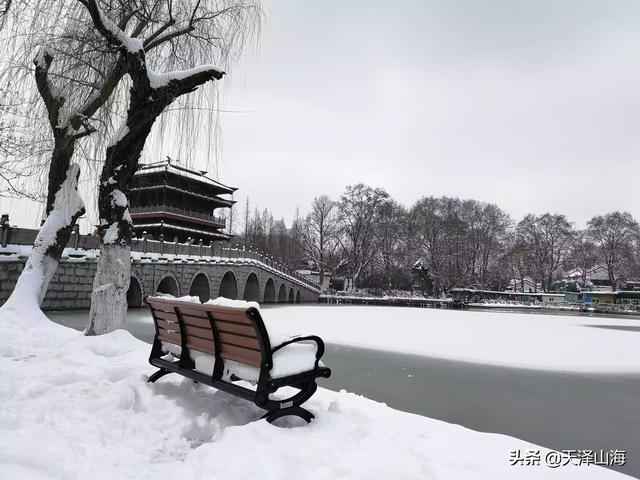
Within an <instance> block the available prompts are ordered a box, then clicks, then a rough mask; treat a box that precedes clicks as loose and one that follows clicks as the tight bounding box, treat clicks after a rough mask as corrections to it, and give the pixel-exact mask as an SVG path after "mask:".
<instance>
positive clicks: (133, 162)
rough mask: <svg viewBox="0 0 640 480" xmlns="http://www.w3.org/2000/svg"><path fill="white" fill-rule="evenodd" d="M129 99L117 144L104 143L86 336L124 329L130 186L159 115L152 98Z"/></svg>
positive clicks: (129, 274)
mask: <svg viewBox="0 0 640 480" xmlns="http://www.w3.org/2000/svg"><path fill="white" fill-rule="evenodd" d="M134 98H135V96H134V93H133V89H132V101H131V106H130V108H129V111H128V112H127V124H125V125H124V126H123V127H122V129H121V130H120V133H119V134H118V136H117V138H116V140H115V143H113V144H112V145H111V146H110V147H109V148H107V159H106V161H105V164H104V167H103V168H102V173H101V175H100V186H99V188H98V213H99V215H100V225H99V227H98V233H99V235H100V240H101V241H100V257H99V259H98V265H97V269H96V275H95V277H94V280H93V291H92V292H91V309H90V311H89V326H88V327H87V330H86V332H85V334H86V335H102V334H104V333H108V332H111V331H113V330H116V329H118V328H124V326H125V323H126V316H127V290H128V289H129V283H130V280H131V234H132V227H133V225H132V220H131V215H130V214H129V201H128V196H129V185H130V182H131V179H132V178H133V174H134V173H135V171H136V170H137V168H138V162H139V160H140V154H141V153H142V149H143V148H144V143H145V141H146V139H147V137H148V135H149V133H150V131H151V127H152V126H153V123H154V121H155V119H156V118H157V116H158V115H159V114H158V115H156V114H155V113H154V109H153V108H149V107H150V106H151V105H150V102H136V101H135V100H133V99H134Z"/></svg>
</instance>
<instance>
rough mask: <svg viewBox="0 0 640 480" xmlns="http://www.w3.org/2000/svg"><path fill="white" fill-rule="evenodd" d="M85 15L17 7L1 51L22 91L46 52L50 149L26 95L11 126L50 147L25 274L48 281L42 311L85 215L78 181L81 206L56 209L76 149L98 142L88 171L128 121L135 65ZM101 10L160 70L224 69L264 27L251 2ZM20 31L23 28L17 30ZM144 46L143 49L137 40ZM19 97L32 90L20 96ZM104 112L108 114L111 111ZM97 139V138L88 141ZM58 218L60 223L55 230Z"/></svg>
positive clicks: (52, 5)
mask: <svg viewBox="0 0 640 480" xmlns="http://www.w3.org/2000/svg"><path fill="white" fill-rule="evenodd" d="M82 4H85V5H82ZM95 4H96V5H98V3H97V2H95ZM86 5H89V4H88V2H80V1H77V0H73V1H72V0H55V1H54V0H33V1H26V0H16V2H14V5H13V6H12V12H15V11H17V9H18V7H20V8H19V9H20V10H21V15H24V17H25V18H24V22H22V21H21V22H15V21H14V22H12V26H11V28H12V29H13V30H11V31H12V35H8V37H7V38H9V40H8V43H4V44H3V47H4V48H5V50H7V51H9V52H14V53H13V54H12V55H11V56H10V58H9V60H10V61H11V62H12V63H13V64H16V65H17V66H16V67H15V68H11V69H6V71H5V72H3V73H2V75H1V77H2V78H0V80H4V81H13V82H14V84H15V83H16V82H18V83H20V85H24V84H25V82H26V77H25V75H24V72H28V65H27V64H26V62H24V60H25V59H26V58H27V56H28V55H32V53H31V52H32V51H33V50H35V49H38V48H39V50H40V51H39V53H38V55H37V56H36V60H35V68H34V69H33V71H34V73H35V77H36V84H37V87H38V88H37V91H38V94H39V96H40V98H41V101H42V104H43V105H44V106H45V114H44V118H46V119H47V124H48V128H49V131H50V132H51V133H50V136H51V139H49V138H45V139H43V138H42V136H43V133H42V132H45V133H46V130H44V129H43V128H42V124H41V123H40V121H39V115H37V114H35V115H34V112H33V111H32V110H33V106H34V105H36V104H35V103H34V102H33V101H32V100H31V99H30V97H29V96H28V95H29V94H28V93H27V96H26V98H25V99H24V101H23V102H22V104H23V105H24V108H23V110H22V112H20V113H21V115H16V117H17V118H21V119H22V121H20V122H14V123H15V125H14V129H13V130H14V131H13V132H10V133H9V135H8V136H9V137H11V138H16V135H15V131H16V128H21V129H23V130H26V131H30V132H31V134H32V137H33V138H32V142H31V143H32V144H33V143H37V142H35V140H36V139H37V140H40V141H42V142H43V143H47V144H48V147H47V148H42V149H41V152H44V153H47V154H48V159H47V161H46V162H40V163H41V164H43V165H47V166H48V175H47V181H46V183H47V185H48V187H47V195H46V205H45V219H44V220H45V221H44V225H43V227H42V231H41V232H40V235H39V237H38V240H37V241H36V243H35V245H34V249H33V250H32V255H31V258H30V260H29V261H28V264H27V268H25V272H27V273H29V272H31V271H32V270H33V269H34V268H35V270H36V271H38V272H43V275H41V278H42V281H41V282H39V285H38V286H37V290H38V292H37V294H36V296H37V298H38V300H39V301H41V300H42V298H43V297H44V294H45V293H46V290H47V286H48V283H49V280H50V278H51V277H52V275H53V273H54V271H55V269H56V267H57V263H58V261H59V259H60V256H61V254H62V250H63V249H64V247H65V246H66V244H67V242H68V239H69V236H70V233H71V230H72V228H73V225H74V224H75V221H76V219H77V218H78V217H79V216H80V215H81V214H82V213H83V212H84V205H83V202H82V201H76V200H78V199H79V196H78V194H77V180H73V181H72V182H71V183H73V182H75V183H76V187H74V188H73V189H72V190H74V191H76V193H75V194H74V195H75V196H77V198H75V199H74V200H73V201H69V202H68V203H67V204H60V203H58V202H57V199H60V201H63V200H68V195H70V193H69V192H67V197H64V195H62V190H63V189H62V186H63V185H65V188H67V187H68V185H69V183H68V182H67V180H68V179H72V178H76V179H77V176H78V172H79V168H78V167H77V166H74V165H72V164H71V160H72V158H73V156H74V154H76V151H77V150H78V149H77V145H78V144H80V143H82V142H84V141H86V140H87V139H92V138H94V137H95V138H96V139H97V141H94V140H90V141H89V143H88V144H87V145H86V146H87V147H89V148H83V149H82V150H83V152H84V155H83V156H84V157H85V158H88V157H92V158H91V160H89V161H95V157H96V156H97V155H99V153H98V152H100V150H101V148H103V147H104V146H107V145H106V143H107V140H106V139H107V138H108V137H109V136H110V135H108V133H109V132H111V131H112V129H111V126H112V125H113V123H115V122H114V120H115V119H117V118H118V117H119V116H120V115H122V114H124V113H125V111H126V109H127V108H128V107H127V105H129V99H128V92H127V91H126V89H124V88H121V89H118V85H119V84H120V81H121V80H122V78H123V76H124V75H125V74H126V73H128V72H129V71H130V70H131V68H130V67H131V65H130V63H128V62H129V60H130V59H129V58H128V57H127V56H125V55H122V54H121V50H120V49H119V48H117V47H115V46H114V44H112V43H110V42H105V41H104V36H103V35H102V34H101V33H100V32H99V31H98V30H97V29H96V28H95V25H94V23H93V22H91V21H89V22H87V18H86V9H85V6H86ZM100 7H102V9H103V10H102V13H103V15H104V19H105V20H106V19H107V18H108V17H111V18H115V19H116V20H115V21H113V22H111V21H109V24H110V25H113V26H114V27H115V29H117V31H120V32H125V31H126V32H128V33H127V34H126V39H129V40H130V43H129V45H130V46H131V45H133V44H134V43H136V42H138V43H140V44H141V45H142V46H143V48H144V52H145V60H147V61H148V60H149V54H150V53H153V61H154V63H155V64H156V66H160V67H161V68H162V67H165V68H173V67H175V66H183V67H184V66H186V64H188V62H190V61H193V62H198V63H202V61H207V60H210V59H213V57H214V56H215V57H216V58H217V59H218V60H220V61H221V63H223V64H224V63H225V62H226V61H227V60H228V58H229V57H230V56H232V55H234V53H235V52H237V51H238V50H237V48H235V46H236V45H241V44H242V43H243V41H244V39H245V38H246V36H245V35H244V34H243V32H246V28H247V24H248V23H251V22H247V21H245V20H246V19H247V18H259V15H257V16H256V10H255V5H254V3H253V2H252V0H228V1H227V0H217V1H211V0H209V1H200V0H188V1H184V2H180V4H177V2H173V1H171V0H143V1H141V2H139V1H135V2H134V1H118V2H112V1H107V0H100ZM22 24H24V25H25V26H24V27H23V30H19V29H20V28H21V25H22ZM16 29H17V30H16ZM114 31H116V30H114ZM122 38H123V39H125V37H122ZM141 38H144V41H142V40H139V39H141ZM129 40H128V41H129ZM21 91H26V92H28V91H29V89H27V88H21ZM114 93H115V95H114ZM199 100H200V102H199V103H200V106H201V107H204V108H203V110H206V109H207V108H206V107H207V105H210V104H211V99H209V100H206V97H205V101H203V99H202V98H201V99H199ZM213 100H214V101H215V97H214V98H213ZM105 105H111V107H109V108H104V107H105ZM186 107H188V105H186ZM30 108H31V110H29V109H30ZM182 109H183V110H184V108H182ZM36 111H37V109H36ZM184 125H185V126H184V129H185V130H186V131H190V130H191V131H193V128H192V127H193V125H194V124H193V121H188V120H187V121H185V122H184ZM96 130H98V131H99V133H100V134H99V135H97V136H95V135H91V134H92V133H93V132H95V131H96ZM111 137H112V138H113V136H111ZM0 153H1V152H0ZM87 153H88V155H87ZM5 158H6V157H5ZM23 158H24V159H25V161H24V162H25V163H26V166H28V167H31V162H32V161H33V155H23ZM0 163H2V165H3V166H5V165H8V167H9V168H10V169H11V171H12V172H16V171H20V166H21V165H20V162H15V161H14V162H13V163H10V164H7V161H6V160H5V161H3V160H1V159H0ZM6 170H8V169H5V171H6ZM27 170H28V169H27ZM23 171H24V169H23ZM70 181H71V180H70ZM65 182H67V183H65ZM63 197H64V198H63ZM69 205H75V206H76V207H77V210H76V211H74V212H70V211H68V208H69ZM54 213H56V214H55V215H53V217H54V218H52V219H51V220H49V217H51V216H52V214H54Z"/></svg>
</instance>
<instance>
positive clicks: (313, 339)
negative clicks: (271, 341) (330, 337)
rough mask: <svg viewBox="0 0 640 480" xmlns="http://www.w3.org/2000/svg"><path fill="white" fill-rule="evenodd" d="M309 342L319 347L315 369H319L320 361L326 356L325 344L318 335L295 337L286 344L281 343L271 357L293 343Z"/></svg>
mask: <svg viewBox="0 0 640 480" xmlns="http://www.w3.org/2000/svg"><path fill="white" fill-rule="evenodd" d="M308 341H311V342H315V344H316V346H317V349H316V363H315V368H318V364H319V362H320V359H321V358H322V355H324V342H323V341H322V339H321V338H320V337H318V336H316V335H308V336H306V337H293V338H291V339H290V340H287V341H286V342H283V343H281V344H280V345H278V346H277V347H273V348H272V349H271V355H273V354H274V353H276V352H277V351H278V350H280V349H281V348H282V347H286V346H287V345H291V344H292V343H297V342H308Z"/></svg>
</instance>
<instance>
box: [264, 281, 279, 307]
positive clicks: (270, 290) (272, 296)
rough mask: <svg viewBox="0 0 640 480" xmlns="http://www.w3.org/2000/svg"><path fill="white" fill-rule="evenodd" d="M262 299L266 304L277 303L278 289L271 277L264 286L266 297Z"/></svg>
mask: <svg viewBox="0 0 640 480" xmlns="http://www.w3.org/2000/svg"><path fill="white" fill-rule="evenodd" d="M262 298H263V299H264V303H275V301H276V287H275V285H274V283H273V278H271V277H269V279H268V280H267V283H266V285H265V286H264V297H262Z"/></svg>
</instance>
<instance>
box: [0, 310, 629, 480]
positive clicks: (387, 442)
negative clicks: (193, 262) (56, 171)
mask: <svg viewBox="0 0 640 480" xmlns="http://www.w3.org/2000/svg"><path fill="white" fill-rule="evenodd" d="M0 316H2V317H3V318H0V338H1V339H2V341H1V344H0V376H1V378H2V379H3V382H2V383H1V384H0V399H1V405H0V412H1V413H0V427H1V428H2V435H0V463H1V465H0V470H1V471H2V472H3V476H6V478H21V479H30V478H38V479H40V478H43V479H54V478H55V479H58V478H59V479H85V478H91V479H95V480H99V479H103V478H104V479H113V478H118V479H119V478H158V477H160V476H162V477H167V478H171V477H180V478H184V477H185V476H187V477H194V478H202V479H204V478H216V477H224V478H231V479H233V478H238V479H241V478H249V477H255V478H266V479H274V480H275V479H278V480H279V479H288V478H291V479H293V478H310V479H316V478H322V479H329V478H331V479H333V478H348V479H353V478H363V479H364V478H366V479H378V478H379V479H389V478H402V479H430V478H433V479H465V480H467V479H491V480H495V479H501V478H519V479H520V478H522V479H527V478H572V479H573V478H575V479H578V478H579V479H596V478H597V479H613V478H625V477H624V476H622V475H621V474H618V473H615V472H613V471H610V470H604V469H601V468H598V467H593V466H589V467H575V466H567V467H563V468H558V469H550V468H547V467H545V466H538V467H522V466H519V467H511V466H509V461H508V459H509V451H511V450H517V449H519V450H527V449H536V450H537V449H538V447H534V446H533V445H531V444H528V443H526V442H523V441H520V440H517V439H514V438H511V437H507V436H502V435H495V434H483V433H478V432H474V431H471V430H467V429H465V428H463V427H460V426H456V425H451V424H447V423H444V422H440V421H436V420H431V419H428V418H425V417H420V416H416V415H411V414H406V413H401V412H398V411H395V410H392V409H390V408H388V407H386V406H384V405H382V404H379V403H376V402H373V401H370V400H367V399H365V398H362V397H358V396H356V395H352V394H348V393H344V392H343V393H335V392H331V391H329V390H324V389H320V391H319V392H318V394H317V395H316V396H315V397H314V398H313V399H312V400H311V401H310V402H308V406H309V408H310V410H312V411H313V412H314V413H315V414H316V416H317V421H315V422H313V423H312V424H311V425H310V426H305V427H303V428H293V429H283V428H277V427H274V426H271V425H268V424H267V423H266V422H264V421H257V419H258V418H259V416H260V415H261V413H262V412H261V411H260V410H259V409H257V408H255V407H254V406H252V405H251V404H249V403H248V402H244V401H242V400H240V399H236V398H233V397H230V396H228V395H226V394H224V393H222V392H216V391H214V390H212V389H210V388H208V387H203V386H199V385H194V384H193V383H192V382H190V381H186V380H183V379H180V378H179V377H177V376H172V377H171V376H170V377H167V378H166V379H163V380H162V381H161V382H159V383H158V384H154V385H149V384H147V383H145V375H148V374H149V373H150V372H151V371H152V369H151V367H150V366H149V365H148V364H147V357H148V353H149V346H148V344H145V343H143V342H141V341H139V340H137V339H135V338H133V337H132V336H131V335H130V334H129V333H127V332H124V331H119V332H114V333H112V334H109V335H104V336H101V337H94V338H86V337H83V336H82V335H81V334H79V333H78V332H76V331H73V330H71V329H68V328H65V327H61V326H58V325H55V324H53V323H51V322H48V321H47V320H46V319H44V318H43V317H41V316H36V315H34V312H12V311H3V312H2V314H1V315H0ZM541 450H542V455H544V454H545V452H546V450H544V449H541Z"/></svg>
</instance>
